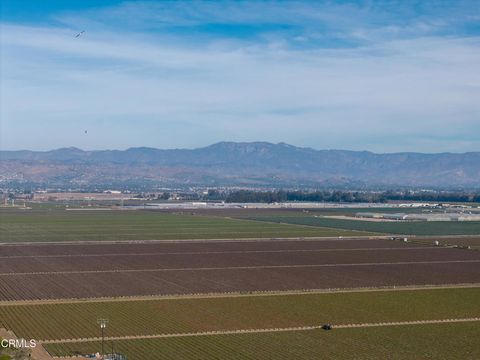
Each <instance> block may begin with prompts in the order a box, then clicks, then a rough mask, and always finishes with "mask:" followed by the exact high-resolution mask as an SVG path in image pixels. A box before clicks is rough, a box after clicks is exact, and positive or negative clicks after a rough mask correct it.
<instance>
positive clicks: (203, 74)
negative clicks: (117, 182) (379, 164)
mask: <svg viewBox="0 0 480 360" xmlns="http://www.w3.org/2000/svg"><path fill="white" fill-rule="evenodd" d="M187 4H190V2H189V3H183V2H182V3H177V4H176V5H175V6H171V7H165V6H164V5H162V3H153V4H152V3H125V4H121V5H119V6H116V7H110V8H104V9H93V10H88V11H84V12H77V13H65V12H64V13H60V14H54V16H53V17H52V18H54V19H55V21H56V22H57V24H56V25H55V26H53V25H25V24H19V23H3V24H2V33H1V46H2V54H4V55H2V94H3V95H2V110H1V115H2V138H1V147H2V148H9V149H18V148H32V149H49V148H53V147H60V146H79V147H84V148H97V149H98V148H126V147H129V146H155V147H196V146H203V145H207V144H209V143H212V142H215V141H220V140H238V141H252V140H267V141H274V142H279V141H285V142H290V143H293V144H296V145H303V146H310V147H314V148H346V149H368V150H374V151H380V152H389V151H407V150H408V151H414V150H415V151H429V152H438V151H472V150H480V135H472V134H480V118H479V115H480V104H479V103H480V102H479V101H478V99H480V75H479V74H480V71H479V70H480V69H479V64H480V46H479V45H480V37H479V36H478V35H477V34H475V33H466V32H465V31H464V28H465V26H464V25H462V26H460V25H458V26H457V29H459V30H458V31H457V32H456V33H455V31H452V33H448V34H445V26H447V25H448V26H452V24H457V23H459V24H465V23H466V22H473V21H477V22H478V19H476V20H475V19H473V20H472V19H470V18H469V20H465V18H466V17H467V15H468V14H467V13H466V11H465V10H466V8H465V7H464V8H463V12H462V7H460V8H458V7H455V8H454V9H452V10H451V16H449V17H447V16H441V14H439V15H437V16H436V17H427V16H426V15H424V14H417V16H416V17H415V18H413V19H412V20H411V21H406V20H405V19H404V18H403V17H398V16H397V15H395V14H392V13H389V12H388V11H387V9H372V8H371V7H368V6H359V5H352V4H350V5H347V6H333V7H332V6H330V7H327V6H320V7H313V8H312V6H311V5H310V4H309V3H289V2H282V3H278V4H277V3H261V4H259V3H256V2H245V3H237V2H229V3H226V7H225V8H223V9H220V8H219V7H218V5H216V4H215V3H204V2H198V3H192V4H193V5H192V6H187ZM293 9H294V11H293ZM347 10H348V11H350V12H351V13H352V14H353V15H352V16H351V17H347V16H345V12H346V11H347ZM397 10H398V12H401V13H402V14H407V13H408V11H409V10H408V9H402V8H401V7H399V8H398V9H397ZM471 15H472V13H470V14H469V16H470V17H471ZM127 17H129V18H131V19H133V20H132V21H131V22H127V27H124V26H122V27H120V26H119V23H121V22H122V21H123V20H124V19H125V18H127ZM207 19H208V21H207ZM393 20H395V21H393ZM59 24H60V25H59ZM219 24H227V25H230V26H232V25H245V26H247V25H248V26H249V27H251V28H252V27H253V29H254V30H253V31H252V30H251V29H250V30H249V31H246V30H245V27H243V28H242V27H234V32H233V33H232V32H231V31H227V30H226V29H225V27H223V28H222V27H221V26H219ZM266 24H270V25H271V24H276V25H279V26H278V27H272V26H266ZM445 24H447V25H445ZM87 25H89V26H90V27H87ZM253 25H255V26H253ZM280 25H283V27H282V26H280ZM83 28H86V29H87V32H86V33H85V36H83V37H81V38H79V39H74V38H73V35H74V33H75V31H76V30H77V29H83ZM148 28H150V30H148ZM186 28H187V29H188V30H186ZM152 29H153V30H152ZM160 30H162V31H160ZM230 30H231V29H230ZM460 30H461V31H460ZM232 31H233V30H232ZM335 39H337V40H335ZM77 40H78V41H77ZM332 41H333V42H334V43H335V42H337V44H332ZM83 128H88V129H89V132H88V133H89V136H80V134H83ZM39 132H41V134H42V136H41V137H40V136H38V134H39ZM19 134H21V136H19ZM90 134H91V135H90Z"/></svg>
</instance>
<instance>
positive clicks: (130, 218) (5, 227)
mask: <svg viewBox="0 0 480 360" xmlns="http://www.w3.org/2000/svg"><path fill="white" fill-rule="evenodd" d="M355 235H366V233H362V232H357V231H351V230H337V229H320V228H312V227H306V226H295V225H283V224H265V223H261V222H256V221H248V220H237V219H229V218H221V217H208V216H193V215H190V214H188V215H187V214H171V213H164V212H148V211H133V210H132V211H128V210H124V211H106V210H98V211H94V210H93V211H65V210H63V211H62V210H5V209H1V210H0V241H1V242H4V243H15V242H62V241H122V240H136V241H137V240H166V239H222V238H271V237H315V236H355Z"/></svg>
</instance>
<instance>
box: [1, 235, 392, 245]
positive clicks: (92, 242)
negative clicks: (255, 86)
mask: <svg viewBox="0 0 480 360" xmlns="http://www.w3.org/2000/svg"><path fill="white" fill-rule="evenodd" d="M390 236H391V235H370V236H368V235H352V236H343V235H339V236H291V237H284V236H279V237H271V236H266V237H245V238H218V239H217V238H203V239H164V240H162V239H138V240H76V241H19V242H0V245H1V246H32V245H103V244H106V245H108V244H110V245H115V244H148V243H188V242H190V243H198V242H200V243H202V242H263V241H304V240H307V241H312V240H315V241H331V240H382V239H388V238H389V237H390Z"/></svg>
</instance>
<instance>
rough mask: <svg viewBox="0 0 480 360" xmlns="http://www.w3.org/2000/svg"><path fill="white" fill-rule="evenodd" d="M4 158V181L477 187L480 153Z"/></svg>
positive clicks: (249, 151)
mask: <svg viewBox="0 0 480 360" xmlns="http://www.w3.org/2000/svg"><path fill="white" fill-rule="evenodd" d="M0 159H1V163H0V182H1V183H3V184H5V183H7V184H10V183H32V184H43V185H45V186H57V187H92V186H98V187H105V186H127V185H132V186H138V185H144V186H145V187H148V186H152V185H160V186H163V185H165V186H173V185H177V186H179V185H205V186H221V185H226V186H228V185H230V186H235V185H238V186H269V187H279V186H299V187H300V186H309V187H317V186H318V187H321V186H328V187H332V186H340V187H361V186H368V187H374V186H385V187H389V186H415V187H419V186H425V187H450V188H458V187H474V188H478V187H480V152H470V153H463V154H453V153H439V154H423V153H393V154H375V153H372V152H368V151H346V150H314V149H311V148H301V147H296V146H292V145H288V144H285V143H279V144H271V143H268V142H251V143H234V142H220V143H217V144H213V145H211V146H207V147H204V148H199V149H193V150H187V149H172V150H161V149H154V148H145V147H141V148H130V149H128V150H124V151H120V150H100V151H83V150H80V149H77V148H62V149H57V150H52V151H45V152H43V151H27V150H23V151H2V152H0Z"/></svg>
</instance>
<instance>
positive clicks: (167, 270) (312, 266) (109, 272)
mask: <svg viewBox="0 0 480 360" xmlns="http://www.w3.org/2000/svg"><path fill="white" fill-rule="evenodd" d="M456 263H464V264H466V263H480V259H465V260H433V261H428V260H425V261H398V262H378V263H377V262H375V263H372V262H369V263H343V264H293V265H253V266H219V267H198V268H163V269H162V268H160V269H116V270H76V271H39V272H23V273H21V272H18V273H15V272H12V273H0V276H9V277H14V276H36V275H67V274H79V275H82V274H115V273H139V272H150V273H151V272H175V271H215V270H253V269H288V268H323V267H353V266H388V265H428V264H456Z"/></svg>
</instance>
